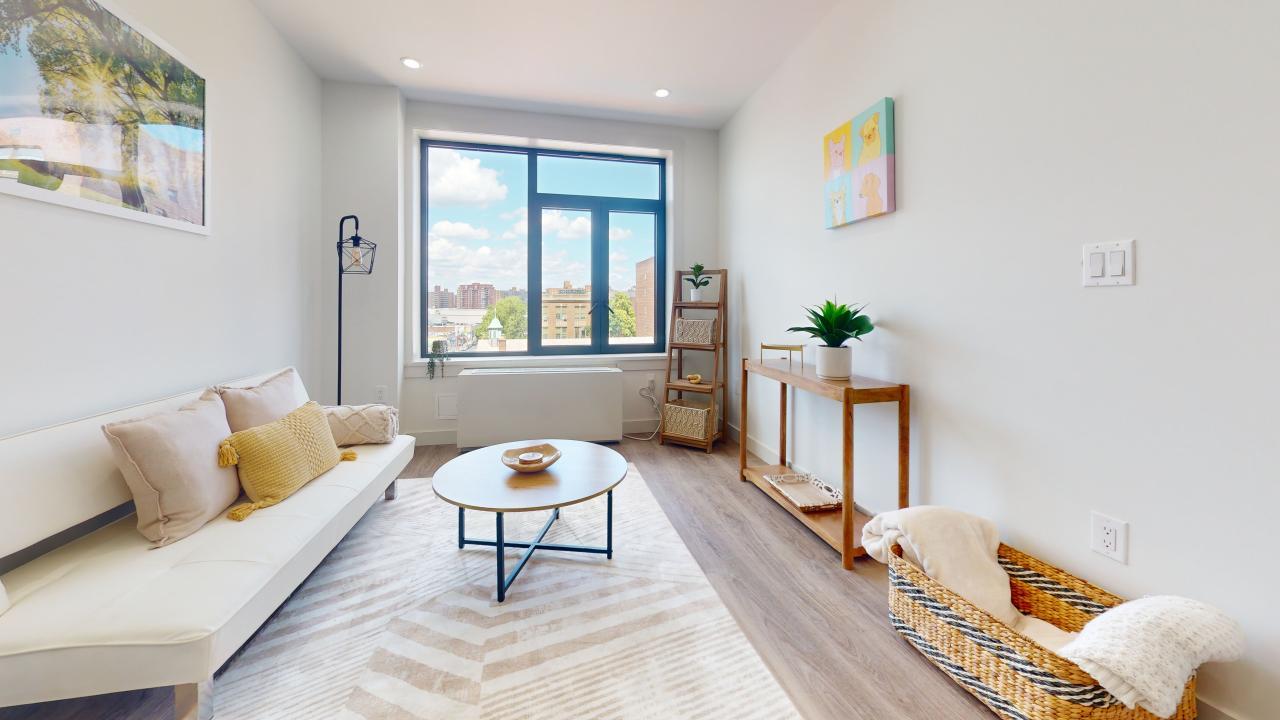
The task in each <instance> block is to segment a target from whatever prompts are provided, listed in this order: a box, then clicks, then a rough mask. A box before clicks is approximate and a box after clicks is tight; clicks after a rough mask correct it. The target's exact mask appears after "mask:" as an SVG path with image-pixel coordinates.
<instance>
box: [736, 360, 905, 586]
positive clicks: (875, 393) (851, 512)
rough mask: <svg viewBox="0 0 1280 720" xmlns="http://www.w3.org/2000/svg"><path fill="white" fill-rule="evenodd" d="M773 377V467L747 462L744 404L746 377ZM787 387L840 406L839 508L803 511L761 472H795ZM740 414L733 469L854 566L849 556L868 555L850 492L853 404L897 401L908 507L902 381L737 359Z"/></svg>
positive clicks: (861, 518)
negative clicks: (775, 388) (790, 450)
mask: <svg viewBox="0 0 1280 720" xmlns="http://www.w3.org/2000/svg"><path fill="white" fill-rule="evenodd" d="M752 375H756V376H758V377H761V378H768V379H770V380H775V381H777V382H778V385H779V393H778V410H779V412H778V463H777V464H776V465H747V441H746V438H749V437H750V435H749V434H748V423H747V420H748V418H749V417H750V413H749V412H748V406H747V397H748V395H749V393H748V389H749V387H750V384H751V382H750V381H751V376H752ZM788 388H792V389H794V390H796V391H803V392H807V393H811V394H814V395H817V396H818V397H824V398H827V399H828V400H834V401H836V402H837V403H839V404H840V417H841V433H840V436H841V446H842V447H841V451H842V452H841V478H840V479H841V483H840V494H841V496H842V497H843V498H844V502H843V505H842V507H841V508H840V509H838V510H825V511H823V510H820V511H816V512H804V511H802V510H800V509H799V508H798V507H796V506H795V505H794V504H793V503H792V502H791V501H790V500H788V499H787V498H786V497H784V496H783V494H782V493H781V492H779V491H778V489H777V488H775V487H774V486H773V485H772V484H771V483H770V482H769V481H768V480H765V479H764V476H765V475H786V474H788V473H791V472H794V471H793V470H792V469H791V468H790V467H788V465H787V430H788V424H787V398H788ZM741 392H742V412H741V413H740V414H739V416H738V417H739V428H738V433H739V436H740V437H741V438H742V440H741V441H740V442H739V443H738V470H739V473H740V475H741V477H742V479H743V480H744V481H746V480H750V481H751V483H752V484H753V485H755V486H756V487H758V488H760V490H761V491H762V492H763V493H764V494H766V495H768V496H769V497H770V498H772V499H773V501H774V502H776V503H777V504H779V505H781V506H782V507H783V508H785V509H786V511H787V512H789V513H791V515H792V516H793V517H795V518H796V519H797V520H799V521H800V522H801V523H804V526H805V527H807V528H809V529H810V530H812V531H813V533H814V534H815V535H817V536H818V537H820V538H822V540H823V542H825V543H827V544H828V545H830V546H831V547H832V548H834V549H835V551H836V552H838V553H840V561H841V564H842V565H844V568H845V569H846V570H852V569H853V559H854V558H856V557H861V556H863V555H866V554H867V551H866V550H865V549H863V547H862V526H863V525H866V524H867V521H869V520H870V519H871V518H870V517H869V515H868V513H866V512H865V511H863V510H862V509H861V508H859V507H858V506H857V505H856V504H855V501H854V494H853V408H854V406H855V405H862V404H867V403H897V405H898V507H900V508H904V507H906V506H907V503H908V500H909V498H910V497H911V491H910V480H909V477H908V468H909V466H910V463H909V458H910V456H911V452H910V437H911V429H910V418H911V388H910V387H909V386H907V385H906V384H903V383H895V382H887V381H885V380H876V379H874V378H867V377H860V376H858V375H854V376H852V377H850V378H848V379H845V380H835V379H830V378H822V377H818V372H817V369H816V368H814V366H812V365H805V364H804V363H803V362H802V363H800V364H792V362H791V361H790V360H789V359H788V360H761V361H760V362H756V361H754V360H752V359H750V358H743V359H742V386H741Z"/></svg>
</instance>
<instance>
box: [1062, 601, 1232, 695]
mask: <svg viewBox="0 0 1280 720" xmlns="http://www.w3.org/2000/svg"><path fill="white" fill-rule="evenodd" d="M1243 652H1244V633H1243V632H1241V630H1240V626H1239V625H1237V624H1236V622H1235V621H1234V620H1232V619H1231V618H1229V617H1227V615H1226V614H1225V613H1223V612H1222V611H1221V610H1218V609H1217V608H1215V607H1212V606H1210V605H1206V604H1205V603H1202V602H1198V601H1196V600H1190V599H1188V598H1182V597H1171V596H1167V595H1161V596H1155V597H1145V598H1140V599H1138V600H1131V601H1129V602H1127V603H1124V604H1121V605H1117V606H1116V607H1114V608H1111V609H1110V610H1107V611H1106V612H1104V613H1102V614H1101V615H1099V616H1098V617H1096V618H1094V619H1092V620H1090V621H1089V623H1088V624H1087V625H1085V626H1084V629H1083V630H1081V631H1080V634H1079V636H1078V637H1076V638H1075V639H1074V640H1072V641H1071V642H1069V643H1067V644H1066V645H1065V646H1063V647H1062V648H1061V649H1060V650H1058V654H1059V655H1061V656H1062V657H1064V658H1066V659H1068V660H1070V661H1071V662H1073V663H1075V664H1076V665H1079V666H1080V669H1081V670H1084V671H1085V672H1087V673H1089V674H1090V675H1092V676H1093V677H1094V679H1096V680H1097V681H1098V684H1099V685H1101V686H1102V687H1104V688H1106V689H1107V691H1108V692H1110V693H1111V694H1112V695H1115V696H1116V697H1117V698H1119V699H1120V702H1122V703H1124V704H1125V707H1128V708H1130V709H1132V708H1134V707H1136V706H1141V707H1143V708H1145V709H1146V710H1150V711H1151V712H1152V713H1154V714H1155V715H1157V716H1159V717H1169V716H1171V715H1173V713H1174V712H1175V711H1176V710H1177V709H1178V700H1180V699H1181V698H1182V691H1183V688H1185V687H1186V684H1187V680H1188V678H1190V677H1191V673H1193V672H1195V671H1196V668H1198V667H1200V665H1201V664H1203V663H1206V662H1210V661H1214V660H1235V659H1237V658H1239V657H1240V655H1241V654H1242V653H1243Z"/></svg>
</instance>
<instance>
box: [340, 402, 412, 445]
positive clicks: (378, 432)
mask: <svg viewBox="0 0 1280 720" xmlns="http://www.w3.org/2000/svg"><path fill="white" fill-rule="evenodd" d="M324 414H325V417H327V418H328V419H329V429H330V430H332V431H333V441H334V442H336V443H337V444H338V447H346V446H348V445H367V444H371V443H380V444H382V443H389V442H391V441H392V440H395V439H396V435H397V434H399V432H400V412H399V411H398V410H396V409H395V408H393V407H391V406H390V405H332V406H328V407H325V409H324Z"/></svg>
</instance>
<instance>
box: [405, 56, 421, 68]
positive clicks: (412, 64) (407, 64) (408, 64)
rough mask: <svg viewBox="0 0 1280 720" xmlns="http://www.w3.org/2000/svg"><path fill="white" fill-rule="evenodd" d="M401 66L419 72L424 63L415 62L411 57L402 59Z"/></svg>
mask: <svg viewBox="0 0 1280 720" xmlns="http://www.w3.org/2000/svg"><path fill="white" fill-rule="evenodd" d="M400 64H402V65H404V66H405V67H407V68H409V69H410V70H417V69H418V68H420V67H422V63H420V62H418V61H417V60H414V59H413V58H411V57H402V58H400Z"/></svg>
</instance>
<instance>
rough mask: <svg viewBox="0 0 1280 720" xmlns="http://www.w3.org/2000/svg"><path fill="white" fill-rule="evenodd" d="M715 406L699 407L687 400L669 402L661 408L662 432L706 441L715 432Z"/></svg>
mask: <svg viewBox="0 0 1280 720" xmlns="http://www.w3.org/2000/svg"><path fill="white" fill-rule="evenodd" d="M715 424H716V407H715V404H714V403H713V404H711V405H710V406H708V405H699V404H697V403H695V402H691V401H689V400H669V401H667V403H666V404H665V405H663V406H662V431H663V432H665V433H666V434H668V435H680V436H683V437H687V438H692V439H694V440H706V439H707V438H708V437H711V433H713V432H715V431H714V430H713V428H714V427H715Z"/></svg>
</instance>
